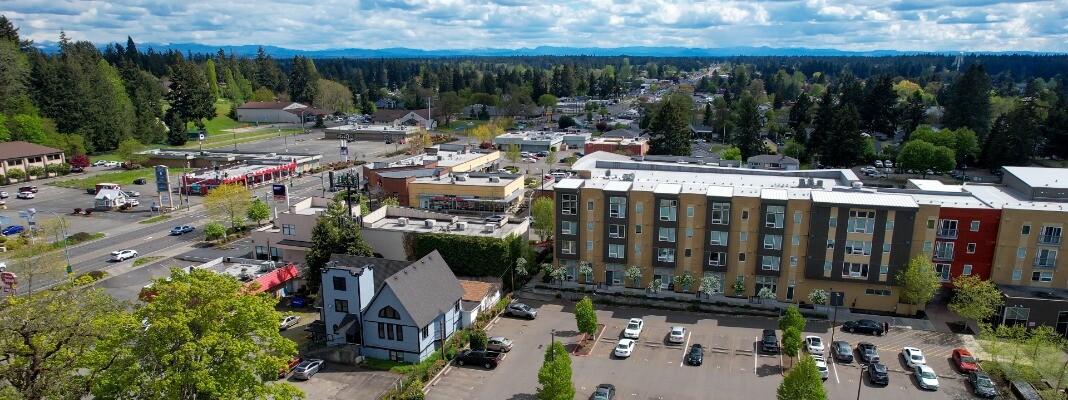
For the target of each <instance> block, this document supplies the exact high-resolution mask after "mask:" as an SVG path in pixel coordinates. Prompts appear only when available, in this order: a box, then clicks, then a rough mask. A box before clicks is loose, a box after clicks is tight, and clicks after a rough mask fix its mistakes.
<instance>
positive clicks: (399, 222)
mask: <svg viewBox="0 0 1068 400" xmlns="http://www.w3.org/2000/svg"><path fill="white" fill-rule="evenodd" d="M397 225H400V226H405V225H408V218H404V217H401V218H397Z"/></svg>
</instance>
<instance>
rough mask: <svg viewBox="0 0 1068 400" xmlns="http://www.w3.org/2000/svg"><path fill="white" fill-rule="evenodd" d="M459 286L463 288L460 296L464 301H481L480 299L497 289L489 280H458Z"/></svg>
mask: <svg viewBox="0 0 1068 400" xmlns="http://www.w3.org/2000/svg"><path fill="white" fill-rule="evenodd" d="M460 286H461V287H463V288H464V295H463V298H462V299H463V300H464V301H475V302H481V301H482V299H485V298H486V296H489V294H490V293H493V291H494V290H497V284H496V283H491V282H480V281H468V280H460Z"/></svg>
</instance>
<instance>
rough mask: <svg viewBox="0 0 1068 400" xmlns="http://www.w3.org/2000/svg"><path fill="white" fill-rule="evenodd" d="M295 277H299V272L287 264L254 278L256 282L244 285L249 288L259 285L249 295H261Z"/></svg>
mask: <svg viewBox="0 0 1068 400" xmlns="http://www.w3.org/2000/svg"><path fill="white" fill-rule="evenodd" d="M297 275H300V272H299V271H297V267H296V266H294V265H293V264H289V265H286V266H284V267H282V268H279V269H276V270H274V271H271V272H268V273H266V274H263V275H262V276H260V277H259V278H256V280H254V281H252V282H249V283H248V284H247V285H245V287H251V286H252V284H253V283H259V287H258V288H256V289H255V290H250V291H249V293H252V294H258V293H263V292H266V291H268V290H272V289H274V288H276V287H278V286H281V285H282V284H284V283H286V282H289V281H290V280H292V279H293V278H296V277H297Z"/></svg>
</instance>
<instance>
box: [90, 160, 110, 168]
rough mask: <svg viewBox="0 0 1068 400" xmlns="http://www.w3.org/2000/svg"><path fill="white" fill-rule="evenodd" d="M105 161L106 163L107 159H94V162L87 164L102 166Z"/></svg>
mask: <svg viewBox="0 0 1068 400" xmlns="http://www.w3.org/2000/svg"><path fill="white" fill-rule="evenodd" d="M105 163H107V161H104V160H96V161H94V162H93V163H92V164H89V165H92V166H94V167H99V166H102V165H104V164H105Z"/></svg>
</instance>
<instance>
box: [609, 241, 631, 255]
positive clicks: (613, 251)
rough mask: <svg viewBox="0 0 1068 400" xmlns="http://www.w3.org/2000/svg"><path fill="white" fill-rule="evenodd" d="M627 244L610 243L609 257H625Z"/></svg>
mask: <svg viewBox="0 0 1068 400" xmlns="http://www.w3.org/2000/svg"><path fill="white" fill-rule="evenodd" d="M626 249H627V248H626V245H622V244H610V245H608V257H609V258H623V257H624V256H625V255H626V252H627V250H626Z"/></svg>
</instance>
